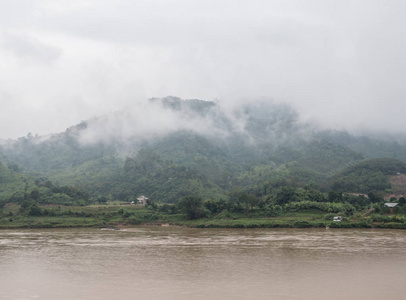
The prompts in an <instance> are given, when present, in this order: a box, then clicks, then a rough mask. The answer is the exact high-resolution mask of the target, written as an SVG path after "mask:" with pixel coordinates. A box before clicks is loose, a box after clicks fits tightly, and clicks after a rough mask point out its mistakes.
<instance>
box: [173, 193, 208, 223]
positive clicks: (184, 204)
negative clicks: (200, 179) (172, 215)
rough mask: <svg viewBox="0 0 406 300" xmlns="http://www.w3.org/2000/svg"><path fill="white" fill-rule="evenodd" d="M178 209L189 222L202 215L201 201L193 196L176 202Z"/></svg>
mask: <svg viewBox="0 0 406 300" xmlns="http://www.w3.org/2000/svg"><path fill="white" fill-rule="evenodd" d="M178 207H179V209H180V210H181V211H183V212H184V213H185V214H186V215H187V217H188V218H189V219H190V220H195V219H198V218H200V217H201V215H202V213H203V200H202V198H200V197H195V196H189V197H184V198H182V199H181V200H180V201H179V202H178Z"/></svg>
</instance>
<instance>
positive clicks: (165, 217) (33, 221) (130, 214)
mask: <svg viewBox="0 0 406 300" xmlns="http://www.w3.org/2000/svg"><path fill="white" fill-rule="evenodd" d="M38 208H39V210H38V214H37V215H34V214H35V212H34V213H33V212H32V211H26V210H24V209H22V208H21V207H20V206H19V205H13V204H9V205H6V206H5V207H4V208H3V209H2V210H1V211H0V228H1V229H10V228H61V227H108V226H127V225H141V224H150V225H172V226H185V227H196V228H325V227H331V228H396V229H406V219H405V216H404V215H403V214H398V215H380V214H379V215H378V214H374V215H367V216H365V215H364V216H362V215H361V214H354V215H352V216H350V217H344V218H343V221H341V222H333V221H332V219H333V216H334V215H333V214H326V213H323V212H320V211H315V210H308V211H298V212H289V213H281V214H279V215H278V216H260V215H255V214H235V213H234V214H232V213H220V214H217V215H214V216H211V217H210V218H201V219H197V220H188V219H187V218H186V216H185V215H183V214H170V213H163V212H158V211H157V210H153V209H148V208H144V207H140V206H135V205H118V204H115V205H114V204H113V205H90V206H61V205H46V206H39V207H38Z"/></svg>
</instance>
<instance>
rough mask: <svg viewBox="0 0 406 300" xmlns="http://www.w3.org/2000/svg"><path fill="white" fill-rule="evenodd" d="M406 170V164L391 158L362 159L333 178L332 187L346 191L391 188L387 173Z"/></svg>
mask: <svg viewBox="0 0 406 300" xmlns="http://www.w3.org/2000/svg"><path fill="white" fill-rule="evenodd" d="M405 171H406V164H405V163H403V162H401V161H399V160H396V159H390V158H379V159H378V158H377V159H368V160H365V161H362V162H360V163H358V164H356V165H354V166H351V167H349V168H347V169H346V170H344V171H342V172H341V173H339V174H337V175H336V176H334V177H333V178H332V179H331V184H330V185H331V188H332V189H334V190H342V191H346V192H359V193H369V192H370V191H372V190H378V191H384V190H386V189H390V188H391V184H390V183H389V181H388V179H387V175H391V174H397V173H402V172H405Z"/></svg>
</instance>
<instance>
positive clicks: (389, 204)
mask: <svg viewBox="0 0 406 300" xmlns="http://www.w3.org/2000/svg"><path fill="white" fill-rule="evenodd" d="M396 205H398V203H385V206H387V207H395V206H396Z"/></svg>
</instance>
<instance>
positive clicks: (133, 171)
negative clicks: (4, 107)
mask: <svg viewBox="0 0 406 300" xmlns="http://www.w3.org/2000/svg"><path fill="white" fill-rule="evenodd" d="M0 155H1V159H2V164H3V168H4V165H10V166H14V168H17V169H18V170H19V172H20V173H18V174H14V173H12V172H13V171H12V168H11V169H10V168H9V167H8V168H7V170H6V169H5V170H3V172H4V174H5V175H4V176H5V177H7V178H9V177H10V178H17V177H18V176H20V175H19V174H26V176H30V178H32V181H33V182H35V180H38V178H42V179H41V180H42V181H49V182H51V183H52V185H53V186H54V187H61V186H70V187H72V188H75V189H78V190H80V191H85V192H86V193H88V194H89V197H90V198H89V201H96V200H97V199H101V198H107V199H111V200H120V201H132V200H134V199H135V198H136V197H138V196H139V195H146V196H147V197H149V198H151V199H152V200H154V201H156V202H172V203H176V202H177V201H178V200H179V199H180V198H182V197H184V196H188V195H197V196H201V197H203V198H206V199H207V198H211V199H229V198H230V197H231V198H232V195H233V194H235V193H236V192H237V193H239V192H244V191H245V192H247V193H253V194H256V195H262V196H263V195H264V194H273V193H275V192H277V191H278V190H279V189H281V188H283V187H286V186H291V187H304V186H311V187H313V188H317V189H321V190H324V191H328V190H330V189H334V190H340V191H347V192H361V190H362V192H368V191H369V190H370V189H381V190H385V189H386V190H387V189H390V186H391V185H390V183H389V182H388V181H385V180H384V178H386V177H385V176H387V175H388V174H387V172H386V169H385V168H386V167H385V166H386V165H389V166H397V167H399V168H400V169H399V172H401V173H402V172H403V171H404V169H403V167H401V163H402V162H406V147H405V145H403V144H402V143H399V142H397V141H390V140H389V141H388V140H379V139H378V138H376V137H366V136H356V135H352V134H350V133H348V132H340V131H332V130H318V129H317V128H316V127H314V126H312V125H311V124H304V123H301V122H300V121H299V120H298V114H297V113H296V112H295V111H294V110H293V109H292V108H291V107H289V106H287V105H286V104H280V103H275V102H272V101H263V102H255V103H243V104H240V105H234V106H232V107H227V106H225V105H223V104H221V103H214V102H210V101H202V100H196V99H193V100H182V99H180V98H177V97H172V96H170V97H165V98H161V99H160V98H153V99H150V100H148V101H145V102H143V103H141V104H136V103H134V105H132V106H129V107H127V108H125V109H123V110H122V111H117V112H114V113H112V114H109V115H105V116H101V117H98V118H94V119H91V120H87V121H84V122H81V123H80V124H77V125H75V126H72V127H70V128H68V129H67V130H66V131H65V132H62V133H58V134H54V135H51V136H49V137H39V136H32V135H30V134H29V135H27V136H26V137H21V138H19V139H17V140H15V141H7V142H6V143H4V142H3V144H2V145H1V146H0ZM365 158H391V159H393V158H396V159H397V160H396V161H393V160H378V161H373V160H372V161H371V160H366V161H365ZM373 166H377V168H378V169H376V168H375V167H373ZM14 172H15V171H14ZM405 173H406V172H405ZM13 174H14V175H13ZM360 174H362V178H364V177H365V178H369V181H370V184H365V181H363V183H362V184H363V185H362V186H363V188H360V185H359V184H358V183H359V181H358V179H357V178H358V177H359V176H360ZM365 178H364V179H365ZM15 182H16V184H15V185H14V186H17V185H18V186H19V187H18V188H17V187H15V188H14V187H13V186H11V185H5V183H2V189H3V190H4V191H6V192H4V193H3V194H0V197H3V199H10V197H11V196H10V195H11V194H13V193H12V192H13V191H14V192H16V191H21V186H24V184H22V183H21V182H20V183H17V182H18V181H15ZM349 182H353V184H352V185H351V184H350V183H349ZM374 182H375V183H376V185H374V184H373V183H374ZM54 190H55V189H54ZM86 201H87V200H86Z"/></svg>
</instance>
